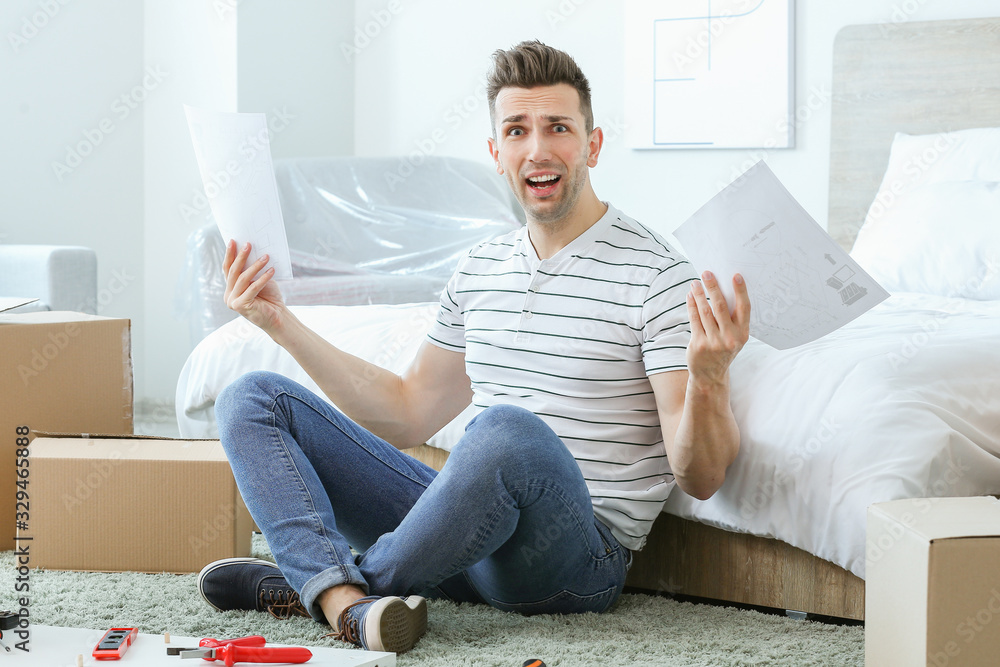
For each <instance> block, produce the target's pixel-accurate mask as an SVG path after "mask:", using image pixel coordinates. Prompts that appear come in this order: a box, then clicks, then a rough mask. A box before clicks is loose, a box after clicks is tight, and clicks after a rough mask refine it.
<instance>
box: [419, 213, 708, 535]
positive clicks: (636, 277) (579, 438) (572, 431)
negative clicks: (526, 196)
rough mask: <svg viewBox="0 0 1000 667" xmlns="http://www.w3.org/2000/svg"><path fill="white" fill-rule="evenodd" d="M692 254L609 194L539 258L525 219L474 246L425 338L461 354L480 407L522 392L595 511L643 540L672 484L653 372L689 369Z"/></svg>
mask: <svg viewBox="0 0 1000 667" xmlns="http://www.w3.org/2000/svg"><path fill="white" fill-rule="evenodd" d="M695 279H696V275H695V272H694V269H693V268H692V267H691V264H690V263H688V261H687V260H686V259H685V258H684V257H683V256H682V255H680V254H679V253H678V252H677V251H676V250H674V249H673V248H672V247H671V246H670V245H668V244H667V243H666V242H665V241H664V240H663V239H662V238H660V237H659V236H657V235H656V234H654V233H653V232H651V231H650V230H648V229H646V228H645V227H643V226H642V225H640V224H639V223H637V222H636V221H635V220H632V219H631V218H629V217H628V216H625V215H623V214H622V213H621V212H620V211H618V210H617V209H615V208H614V207H612V206H608V211H607V213H606V214H605V215H604V216H603V217H602V218H601V219H600V220H598V221H597V222H596V223H595V224H594V225H592V226H591V227H590V228H589V229H588V230H587V231H585V232H584V233H583V234H581V235H580V236H578V237H577V238H576V239H574V240H573V241H572V242H570V243H569V245H567V246H566V247H565V248H563V249H562V250H560V251H559V252H557V253H556V254H555V255H553V256H552V257H550V258H549V259H545V260H539V259H538V255H537V253H536V252H535V249H534V247H533V246H532V245H531V241H530V240H529V238H528V233H527V228H526V227H522V228H521V229H519V230H517V231H514V232H511V233H510V234H506V235H504V236H501V237H498V238H496V239H494V240H492V241H487V242H484V243H482V244H480V245H479V246H477V247H475V248H473V249H472V250H471V251H470V252H469V254H468V256H466V257H465V258H463V259H462V261H461V262H460V263H459V265H458V268H457V270H456V272H455V274H454V275H453V276H452V278H451V280H450V281H449V283H448V286H447V287H446V288H445V290H444V292H443V293H442V295H441V308H440V311H439V314H438V320H437V322H436V323H435V324H434V325H433V326H432V328H431V331H430V333H429V339H430V341H431V342H433V343H434V344H436V345H439V346H441V347H443V348H445V349H449V350H455V351H459V352H464V353H465V364H466V371H467V372H468V375H469V378H470V379H471V380H472V389H473V392H474V397H473V402H474V404H475V405H476V407H477V408H479V409H480V410H482V409H484V408H486V407H488V406H491V405H494V404H498V403H505V404H512V405H518V406H520V407H523V408H526V409H527V410H530V411H531V412H533V413H535V414H536V415H538V416H539V417H540V418H541V419H542V420H544V421H545V422H546V423H547V424H548V425H549V426H550V427H551V428H552V430H553V431H555V432H556V434H557V435H558V436H559V437H560V438H561V439H562V441H563V442H564V443H566V446H567V448H568V449H569V450H570V452H572V454H573V457H574V458H575V459H576V461H577V463H578V464H579V465H580V470H581V471H582V472H583V477H584V479H585V480H586V482H587V487H588V489H589V490H590V496H591V499H592V501H593V505H594V512H595V514H596V515H597V517H598V518H599V519H601V521H603V522H604V523H605V524H607V525H608V527H610V528H611V530H612V532H613V534H614V536H615V537H616V538H617V539H618V541H619V542H621V544H622V545H624V546H625V547H627V548H629V549H632V550H636V549H640V548H641V547H642V546H643V544H645V541H646V535H647V534H648V533H649V530H650V528H651V527H652V525H653V520H654V519H655V518H656V517H657V515H658V514H659V513H660V510H661V509H662V507H663V502H664V501H665V500H666V499H667V494H668V493H669V492H670V489H671V488H672V487H673V485H674V478H673V475H672V474H671V472H670V465H669V463H668V462H667V457H666V453H665V450H664V446H663V436H662V434H661V433H660V422H659V418H658V415H657V412H656V401H655V398H654V396H653V390H652V388H651V386H650V384H649V379H648V377H647V376H648V375H652V374H653V373H660V372H663V371H671V370H679V369H686V368H687V365H686V362H685V356H686V350H687V344H688V340H689V339H690V336H691V326H690V323H689V322H688V316H687V306H686V303H685V297H686V295H687V292H688V290H689V287H690V286H689V284H688V283H690V282H691V281H692V280H695Z"/></svg>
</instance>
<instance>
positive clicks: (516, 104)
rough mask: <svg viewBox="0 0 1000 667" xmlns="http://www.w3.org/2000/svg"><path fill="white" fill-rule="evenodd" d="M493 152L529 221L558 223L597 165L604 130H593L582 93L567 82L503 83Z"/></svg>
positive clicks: (578, 198) (498, 167)
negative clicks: (585, 115) (521, 85)
mask: <svg viewBox="0 0 1000 667" xmlns="http://www.w3.org/2000/svg"><path fill="white" fill-rule="evenodd" d="M494 118H495V119H496V128H495V130H496V138H495V139H490V152H491V153H492V154H493V159H494V160H495V161H496V165H497V172H498V173H501V174H504V175H505V176H506V178H507V182H508V183H509V184H510V188H511V190H512V191H513V192H514V196H515V197H517V200H518V201H519V202H520V203H521V206H522V207H523V208H524V212H525V214H526V215H527V216H528V220H529V221H534V222H539V223H554V222H559V221H561V220H564V219H566V218H567V216H569V215H570V214H571V212H572V211H573V207H574V206H575V205H576V204H577V202H578V201H579V200H580V194H581V192H583V189H584V186H586V185H587V184H588V183H589V174H588V171H587V169H588V167H593V166H595V165H596V164H597V154H598V152H599V151H600V140H599V138H597V137H598V135H599V134H600V130H596V129H595V130H593V131H592V132H591V133H590V134H589V135H588V133H587V129H586V126H585V120H584V118H583V113H582V112H581V111H580V95H579V93H577V91H576V89H575V88H573V87H572V86H570V85H568V84H562V83H561V84H557V85H554V86H539V87H536V88H503V89H502V90H501V91H500V93H499V94H498V95H497V98H496V102H495V104H494Z"/></svg>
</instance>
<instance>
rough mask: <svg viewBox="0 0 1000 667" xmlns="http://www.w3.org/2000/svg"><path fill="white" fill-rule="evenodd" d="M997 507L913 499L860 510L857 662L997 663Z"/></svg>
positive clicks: (986, 502)
mask: <svg viewBox="0 0 1000 667" xmlns="http://www.w3.org/2000/svg"><path fill="white" fill-rule="evenodd" d="M998 656H1000V501H998V500H997V499H996V498H993V497H972V498H916V499H912V500H897V501H892V502H887V503H876V504H874V505H872V506H871V507H869V508H868V534H867V549H866V577H865V664H866V665H869V666H871V667H884V666H885V665H892V666H893V667H907V666H909V665H914V666H918V665H919V667H926V666H932V667H961V666H967V665H974V666H976V667H980V666H981V665H996V664H998V661H1000V657H998Z"/></svg>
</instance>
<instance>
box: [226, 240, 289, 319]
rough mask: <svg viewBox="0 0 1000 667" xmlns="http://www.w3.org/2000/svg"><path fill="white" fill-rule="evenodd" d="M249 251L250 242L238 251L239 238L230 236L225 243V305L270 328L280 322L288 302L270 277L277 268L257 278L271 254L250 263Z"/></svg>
mask: <svg viewBox="0 0 1000 667" xmlns="http://www.w3.org/2000/svg"><path fill="white" fill-rule="evenodd" d="M249 255H250V244H249V243H247V244H245V245H244V246H243V247H242V248H241V249H240V250H239V251H237V249H236V241H233V240H230V241H229V243H228V244H226V257H225V259H223V261H222V272H223V273H224V274H225V276H226V292H225V301H226V306H228V307H229V308H230V309H231V310H234V311H236V312H237V313H239V314H240V315H242V316H243V317H245V318H247V319H248V320H250V321H251V322H253V323H254V324H256V325H257V326H258V327H260V328H261V329H263V330H264V331H266V332H270V331H271V330H272V329H274V328H275V327H278V326H280V325H281V323H282V314H283V312H284V310H285V302H284V300H283V299H282V298H281V291H280V290H279V289H278V286H277V285H276V284H275V283H274V282H273V281H272V280H271V279H272V278H273V277H274V269H268V270H267V271H264V272H263V273H261V275H260V277H259V278H257V279H256V280H255V279H254V276H256V275H257V273H258V272H259V271H260V270H261V269H262V268H264V266H265V265H266V264H267V260H268V256H267V255H263V256H261V257H259V258H258V259H257V261H256V262H253V263H252V264H250V265H249V266H248V265H247V264H246V261H247V257H248V256H249Z"/></svg>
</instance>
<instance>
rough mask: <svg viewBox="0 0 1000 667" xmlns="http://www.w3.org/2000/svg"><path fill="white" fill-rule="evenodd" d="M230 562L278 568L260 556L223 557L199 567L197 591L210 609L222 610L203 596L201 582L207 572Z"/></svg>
mask: <svg viewBox="0 0 1000 667" xmlns="http://www.w3.org/2000/svg"><path fill="white" fill-rule="evenodd" d="M230 563H248V564H250V565H269V566H271V567H273V568H274V569H276V570H278V566H277V565H275V564H274V563H272V562H271V561H269V560H261V559H260V558H223V559H222V560H217V561H213V562H211V563H209V564H208V565H206V566H205V567H203V568H201V572H199V573H198V593H200V594H201V599H202V600H204V601H205V602H206V603H208V606H209V607H211V608H212V609H214V610H215V611H224V610H223V609H220V608H219V607H216V606H215V605H214V604H212V601H211V600H209V599H208V598H207V597H205V591H204V590H202V587H201V582H202V581H203V580H204V579H205V577H206V576H207V575H208V574H209V573H211V572H214V571H215V570H217V569H219V568H220V567H225V566H226V565H229V564H230ZM278 571H279V572H280V570H278Z"/></svg>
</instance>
